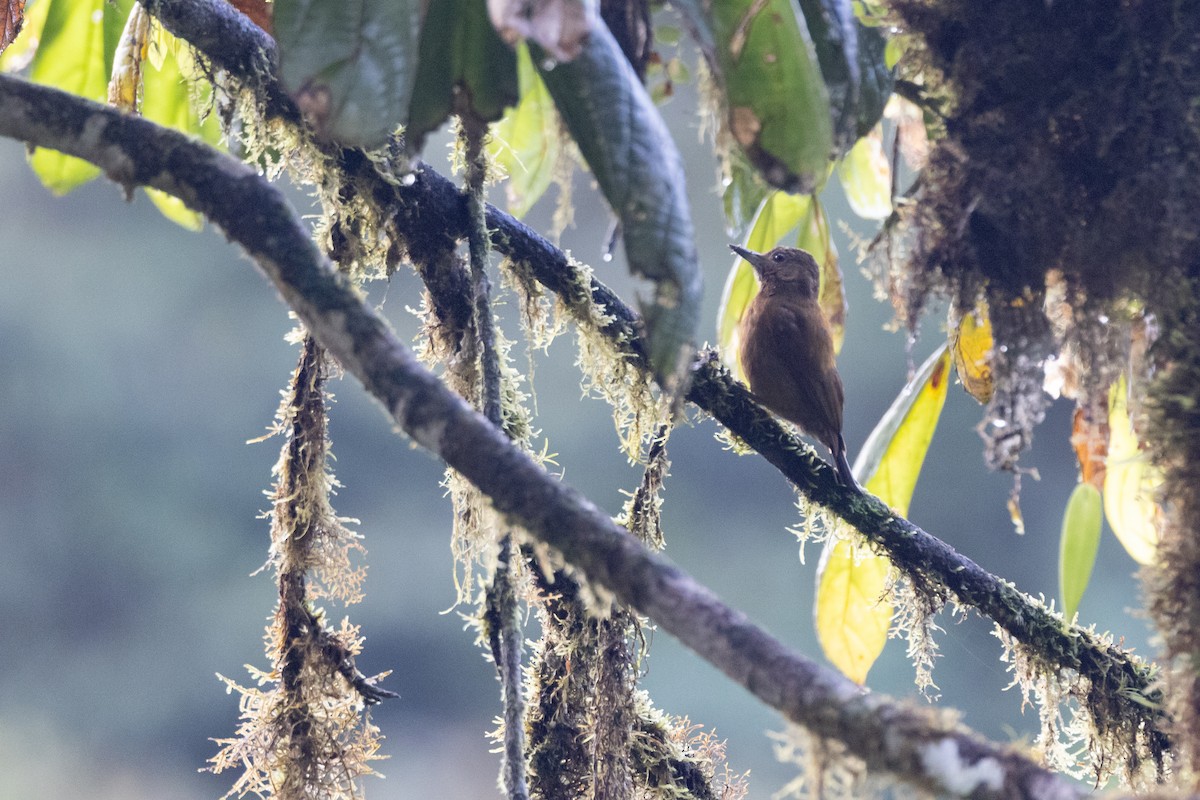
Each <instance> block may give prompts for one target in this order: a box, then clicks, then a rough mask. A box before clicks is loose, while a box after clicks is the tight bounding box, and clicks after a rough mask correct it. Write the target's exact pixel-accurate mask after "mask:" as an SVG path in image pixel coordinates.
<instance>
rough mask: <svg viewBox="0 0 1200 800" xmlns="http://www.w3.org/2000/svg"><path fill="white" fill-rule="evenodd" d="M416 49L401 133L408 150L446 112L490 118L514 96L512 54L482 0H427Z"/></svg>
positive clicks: (495, 117) (515, 81)
mask: <svg viewBox="0 0 1200 800" xmlns="http://www.w3.org/2000/svg"><path fill="white" fill-rule="evenodd" d="M420 53H421V60H420V63H419V65H418V66H417V79H416V84H415V86H414V88H413V95H412V102H411V104H410V106H409V110H408V119H407V123H406V125H407V127H406V130H405V134H404V135H405V141H406V144H407V146H408V148H409V150H410V151H412V152H418V151H419V150H420V149H421V146H422V144H423V143H424V140H425V136H426V135H427V134H428V133H430V132H431V131H434V130H436V129H437V128H438V126H440V125H441V124H442V123H443V122H445V121H446V119H447V118H448V117H449V116H450V114H451V113H463V112H465V111H468V110H469V111H470V113H472V114H474V115H475V117H477V118H478V119H480V120H483V121H484V122H494V121H495V120H498V119H500V117H501V115H503V114H504V109H505V108H506V107H508V106H511V105H514V104H515V103H516V102H517V98H518V97H519V96H520V95H519V91H518V78H517V58H516V54H515V53H514V52H513V50H512V48H511V47H509V46H508V45H506V44H505V43H504V42H503V41H502V40H501V39H500V36H499V34H497V33H496V29H495V28H494V27H492V23H491V20H489V19H488V14H487V3H486V2H485V0H439V2H436V3H430V4H429V10H428V11H427V12H426V13H425V21H424V22H423V23H422V24H421V44H420ZM455 87H459V88H458V90H457V92H456V89H455ZM468 106H469V108H468Z"/></svg>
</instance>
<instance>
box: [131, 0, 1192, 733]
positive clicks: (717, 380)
mask: <svg viewBox="0 0 1200 800" xmlns="http://www.w3.org/2000/svg"><path fill="white" fill-rule="evenodd" d="M144 5H145V6H146V7H147V10H149V11H150V12H151V13H152V14H154V15H155V16H156V17H158V18H159V19H160V20H161V21H162V23H163V25H164V26H165V27H166V28H167V29H168V30H170V31H171V32H172V33H173V34H175V35H176V36H179V37H181V38H183V39H185V40H187V41H189V42H191V43H192V44H193V45H194V46H196V47H197V48H198V49H199V50H200V51H201V52H203V53H204V55H205V56H206V57H208V58H209V59H211V61H212V63H213V65H214V66H216V67H218V68H220V69H223V70H227V71H228V72H229V73H230V74H232V75H234V76H236V77H237V79H238V80H239V81H241V82H242V83H243V84H246V85H248V86H249V87H250V88H251V89H252V90H253V91H254V92H255V93H256V95H257V96H258V97H259V98H260V101H261V102H262V103H263V104H264V108H265V111H266V113H267V114H270V115H277V116H279V117H280V118H282V119H284V120H288V121H292V122H297V123H298V122H299V121H300V118H299V114H298V112H297V111H296V109H295V107H294V105H292V104H291V101H290V100H289V99H288V98H287V97H286V96H285V95H284V94H283V92H282V89H281V88H280V87H279V85H278V83H277V81H276V79H275V76H274V71H273V65H274V64H275V63H276V62H275V43H274V40H273V39H271V37H270V36H268V35H266V34H265V33H264V32H263V31H262V30H261V29H259V28H257V27H256V26H254V25H253V24H252V23H250V22H249V21H248V20H247V19H246V18H245V17H243V16H242V15H241V14H240V13H239V12H237V11H236V10H234V9H233V7H232V6H230V5H229V4H228V3H225V2H223V1H222V0H145V2H144ZM338 157H339V159H340V161H341V164H342V167H343V169H344V170H345V172H346V173H347V176H348V177H352V178H356V179H358V180H359V181H360V182H361V185H363V186H364V187H366V188H367V190H368V191H370V192H371V193H372V194H373V195H375V197H376V199H377V200H378V201H379V203H380V205H383V206H387V205H394V206H396V207H397V208H398V211H397V214H396V218H395V221H396V223H397V228H398V229H399V231H400V233H401V234H402V235H403V236H404V237H405V238H406V243H407V245H408V248H409V252H410V254H411V255H412V256H413V258H414V260H416V261H417V262H418V263H424V260H425V258H426V257H427V255H428V254H432V253H437V252H440V251H441V250H444V248H445V246H446V240H447V238H448V237H453V238H460V239H461V238H464V237H465V236H466V235H467V232H468V225H467V212H466V206H465V201H464V200H463V198H462V196H461V195H460V194H459V193H458V191H457V189H456V188H455V187H454V185H453V184H451V183H450V182H449V181H448V180H446V179H445V178H444V177H442V176H441V175H439V174H437V173H436V172H434V171H433V170H431V169H429V168H427V167H422V168H421V169H419V170H418V171H417V172H416V173H414V176H413V177H414V178H415V180H414V181H413V182H412V184H411V185H407V186H397V185H395V183H394V182H390V181H386V180H383V179H382V178H381V177H380V176H379V174H378V172H377V171H376V169H375V167H374V165H373V164H371V162H370V161H369V160H368V159H366V158H365V157H364V156H363V154H362V153H361V152H360V151H355V150H342V151H340V153H339V155H338ZM487 222H488V228H489V229H490V230H491V231H492V237H493V244H494V246H495V248H496V249H497V251H499V252H501V253H503V254H504V255H506V256H509V257H510V258H512V259H514V260H516V261H519V262H523V263H525V264H527V265H528V266H529V268H530V269H531V270H532V271H533V273H534V275H535V277H536V278H537V279H538V280H539V281H540V282H541V283H542V284H543V285H545V286H546V287H547V288H549V289H550V290H551V291H553V292H555V293H556V294H557V295H558V296H559V297H560V298H562V299H563V300H564V301H565V302H566V304H567V305H568V307H571V308H576V309H579V308H581V306H582V304H585V303H588V302H592V303H596V304H599V305H601V306H603V307H604V309H605V311H606V313H607V314H609V315H610V316H611V318H612V319H611V322H609V323H608V324H607V325H606V326H605V328H604V329H602V331H601V332H602V333H604V334H605V335H606V336H607V337H608V339H609V340H610V341H612V342H613V345H614V347H616V348H617V349H618V350H619V351H620V352H622V353H624V354H626V355H628V356H630V357H631V358H633V359H635V360H636V361H637V363H638V364H639V366H641V367H642V368H644V369H647V370H648V369H649V367H648V362H647V361H646V359H645V348H644V346H643V343H642V339H641V335H640V322H639V319H638V316H637V314H636V313H634V312H633V311H632V310H631V309H630V308H629V307H628V306H626V305H625V303H623V302H622V301H621V299H620V298H619V297H617V295H615V294H614V293H613V292H612V291H611V290H609V289H608V288H607V287H605V286H604V285H603V284H601V283H599V282H598V281H595V280H592V279H590V278H588V277H586V276H584V275H583V274H582V272H581V271H580V270H579V269H578V268H577V267H576V266H575V265H574V264H573V263H572V262H571V261H570V260H569V259H568V258H567V257H566V255H565V254H564V253H563V252H562V251H560V250H558V249H557V248H555V247H554V246H553V245H551V244H550V243H549V242H548V241H547V240H546V239H544V238H543V237H541V236H540V235H538V234H537V233H536V232H534V231H532V230H531V229H529V228H527V227H526V226H524V225H522V224H521V223H520V222H518V221H516V220H515V219H513V218H512V217H511V216H509V215H508V214H506V213H504V212H503V211H500V210H498V209H496V208H494V207H491V206H489V207H488V211H487ZM688 400H690V401H691V402H693V403H695V404H696V405H697V406H699V407H700V408H702V409H704V410H705V411H707V412H708V413H710V414H712V415H713V417H714V418H716V419H717V420H718V421H719V422H720V423H721V424H723V425H724V426H725V427H727V428H728V429H729V430H730V431H731V432H733V433H734V434H736V435H737V436H738V437H740V438H741V439H742V440H743V441H745V442H746V443H747V444H749V445H750V446H751V447H753V448H754V449H755V450H756V451H758V452H759V453H760V454H761V455H762V456H763V457H764V458H766V459H767V461H769V462H770V463H771V464H773V465H774V466H775V467H776V468H778V469H779V471H780V472H782V473H783V474H784V475H785V476H786V477H787V478H788V480H789V481H791V482H792V483H793V484H794V485H795V486H796V487H797V488H798V489H799V490H800V491H801V492H802V493H803V494H804V495H805V496H806V497H808V499H809V500H811V501H813V502H816V503H818V504H821V505H823V506H826V507H828V508H830V509H831V510H832V511H834V512H835V513H836V514H838V515H839V516H841V517H842V518H843V519H845V520H846V521H847V522H849V523H850V524H851V525H852V526H854V527H855V528H856V529H857V530H858V531H859V532H861V533H862V534H863V535H864V536H866V537H867V539H868V540H870V541H871V542H872V543H873V544H874V545H875V546H877V547H878V548H880V549H881V550H882V551H884V552H886V553H887V554H888V556H889V557H890V558H891V559H892V561H893V563H895V564H896V566H897V567H898V568H899V569H900V570H901V571H903V572H904V573H905V574H906V575H907V576H909V578H910V579H911V580H912V581H913V582H914V583H915V584H917V585H918V586H920V587H923V588H926V589H930V590H932V591H934V592H935V593H937V594H940V595H943V596H944V595H945V593H947V592H948V593H949V594H950V595H952V596H953V597H954V598H955V599H956V600H957V601H958V602H959V603H960V604H962V605H965V606H970V607H972V608H975V609H977V610H978V611H979V612H980V613H982V614H984V615H986V616H988V617H990V618H991V619H992V620H993V621H994V622H995V623H996V624H997V625H998V626H999V627H1000V628H1001V629H1003V630H1004V631H1005V632H1006V633H1007V634H1008V635H1009V636H1011V637H1012V638H1013V639H1014V640H1015V641H1016V642H1018V643H1020V644H1022V645H1024V646H1026V647H1027V648H1029V649H1030V650H1031V651H1032V652H1033V653H1036V654H1037V657H1038V658H1039V659H1041V660H1042V661H1043V662H1044V663H1045V664H1046V665H1048V666H1049V667H1050V668H1051V669H1054V670H1057V671H1060V672H1061V671H1069V672H1075V673H1078V675H1079V676H1080V677H1082V678H1083V679H1084V680H1085V681H1086V682H1087V683H1088V685H1089V694H1093V695H1099V696H1104V697H1108V698H1110V701H1109V702H1111V703H1115V704H1117V705H1118V706H1119V708H1120V710H1121V713H1122V715H1124V716H1126V717H1128V718H1130V719H1134V720H1138V721H1140V722H1139V724H1138V725H1136V726H1135V727H1136V728H1138V729H1139V730H1141V733H1142V734H1143V735H1145V736H1146V737H1147V738H1148V739H1149V742H1148V744H1149V748H1150V750H1151V751H1152V752H1154V753H1159V754H1160V753H1162V752H1165V751H1166V750H1167V749H1168V747H1169V742H1168V739H1167V736H1166V734H1165V733H1164V732H1163V727H1164V721H1163V719H1162V717H1161V711H1160V704H1161V692H1160V690H1158V689H1157V688H1155V687H1154V686H1153V684H1154V680H1155V677H1154V670H1153V668H1152V667H1151V666H1150V665H1148V664H1146V662H1144V661H1142V660H1141V659H1138V658H1135V657H1134V656H1132V655H1131V654H1129V653H1126V652H1125V651H1123V650H1121V649H1120V648H1117V647H1114V646H1112V645H1111V644H1108V643H1107V642H1105V641H1103V640H1102V639H1101V638H1100V637H1098V636H1096V635H1095V634H1093V633H1091V632H1089V631H1086V630H1084V629H1082V628H1080V627H1078V626H1075V625H1069V624H1066V623H1065V622H1064V621H1063V620H1062V619H1060V618H1059V617H1057V616H1056V615H1054V614H1052V613H1050V612H1049V610H1048V609H1046V607H1045V606H1044V605H1042V604H1041V603H1039V602H1037V601H1035V600H1033V599H1032V598H1030V597H1029V596H1027V595H1025V594H1024V593H1022V592H1020V591H1018V590H1017V589H1016V588H1015V587H1014V586H1012V585H1011V584H1009V583H1007V582H1006V581H1003V580H1001V579H1000V578H998V577H997V576H995V575H993V574H991V573H989V572H987V571H986V570H984V569H983V568H981V567H980V566H979V565H978V564H976V563H975V562H974V561H972V560H971V559H969V558H966V557H965V556H962V555H961V554H959V553H958V552H956V551H955V550H954V549H953V548H952V547H950V546H949V545H947V544H946V543H944V542H942V541H941V540H940V539H938V538H936V537H934V536H932V535H931V534H929V533H927V532H926V531H924V530H922V529H921V528H919V527H917V526H916V525H913V524H912V523H911V522H909V521H908V520H906V519H904V518H902V517H899V516H896V515H894V514H892V513H891V511H890V510H889V509H888V508H887V507H886V506H885V505H884V504H883V503H881V502H880V501H878V500H877V499H876V498H873V497H869V496H866V495H860V494H856V493H854V492H852V491H850V490H847V489H845V488H844V487H842V486H841V485H840V484H839V483H838V482H837V480H836V479H835V477H834V473H833V470H832V468H830V467H829V466H828V465H827V464H826V463H825V462H824V461H822V460H821V459H820V458H818V457H817V456H816V455H815V454H814V453H813V451H812V450H811V449H810V448H808V447H807V446H806V445H804V444H803V443H802V442H800V441H799V440H798V439H796V437H794V436H793V435H791V434H790V433H789V432H788V431H786V430H785V429H784V428H782V427H781V426H780V425H779V424H778V423H777V422H776V421H775V420H774V419H773V418H772V417H771V416H770V415H769V414H768V413H767V412H766V411H764V410H763V409H762V408H761V407H760V406H758V404H757V403H755V402H754V400H753V398H752V396H751V395H750V394H749V392H748V391H747V390H746V389H745V387H744V386H742V385H741V384H739V383H737V382H736V381H734V380H733V379H732V377H731V376H730V375H729V374H728V372H727V371H726V370H724V369H723V368H722V367H721V366H720V365H719V364H718V363H717V362H716V360H715V359H713V358H712V357H711V356H709V357H702V358H701V359H700V360H699V362H698V364H697V365H696V374H695V375H694V376H693V382H692V387H691V389H690V391H689V393H688Z"/></svg>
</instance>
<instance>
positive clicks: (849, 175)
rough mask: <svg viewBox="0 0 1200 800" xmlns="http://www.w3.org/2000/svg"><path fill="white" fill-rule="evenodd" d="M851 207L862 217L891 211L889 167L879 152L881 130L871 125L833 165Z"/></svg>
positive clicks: (866, 217)
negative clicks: (872, 128)
mask: <svg viewBox="0 0 1200 800" xmlns="http://www.w3.org/2000/svg"><path fill="white" fill-rule="evenodd" d="M837 174H838V179H839V180H840V181H841V183H842V188H843V189H845V191H846V200H847V201H848V202H849V203H850V208H851V210H853V211H854V213H855V214H858V215H859V216H860V217H862V218H863V219H886V218H887V217H888V215H890V214H891V213H892V168H891V165H890V164H889V163H888V158H887V155H886V154H885V153H884V152H883V132H882V129H880V128H878V127H877V128H875V129H874V130H872V131H871V132H870V133H869V134H867V135H866V136H864V137H863V138H861V139H859V140H858V143H857V144H856V145H854V147H852V148H850V152H849V153H847V154H846V157H845V158H843V159H842V161H841V163H840V164H838V168H837Z"/></svg>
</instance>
